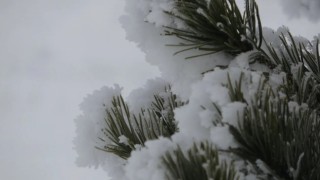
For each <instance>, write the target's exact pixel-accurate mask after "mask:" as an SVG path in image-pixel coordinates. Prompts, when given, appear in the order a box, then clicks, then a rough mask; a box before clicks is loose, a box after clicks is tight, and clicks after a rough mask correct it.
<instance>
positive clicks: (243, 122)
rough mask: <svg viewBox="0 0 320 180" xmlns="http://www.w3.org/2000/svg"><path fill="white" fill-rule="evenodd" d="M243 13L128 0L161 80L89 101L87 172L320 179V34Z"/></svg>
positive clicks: (225, 1) (131, 24)
mask: <svg viewBox="0 0 320 180" xmlns="http://www.w3.org/2000/svg"><path fill="white" fill-rule="evenodd" d="M243 4H244V8H243V9H244V12H241V11H240V8H239V5H238V4H237V3H236V1H235V0H128V1H127V3H126V13H127V14H126V15H124V16H123V17H122V18H121V22H122V24H123V27H124V29H125V30H126V33H127V39H128V40H131V41H133V42H135V43H137V45H138V47H139V48H140V49H141V50H142V51H143V52H144V53H145V54H146V61H148V62H149V63H150V64H153V65H156V66H157V67H158V68H159V70H160V71H161V72H162V77H161V78H156V79H152V80H149V81H148V82H147V83H146V85H145V86H144V87H142V88H139V89H137V90H135V91H133V92H132V93H131V94H130V95H129V97H127V98H123V97H122V96H121V88H120V87H119V86H118V85H115V86H114V87H113V88H111V87H105V88H102V89H101V90H99V91H96V92H94V93H93V94H92V95H89V96H88V97H87V98H85V100H84V102H83V103H82V105H81V109H82V112H83V113H82V114H81V115H80V116H79V117H78V118H77V119H76V123H77V137H76V138H75V140H74V144H75V149H76V150H77V152H78V154H79V157H78V159H77V163H78V165H80V166H95V167H98V166H101V167H103V168H104V169H106V170H107V171H108V174H109V176H111V177H112V178H113V179H115V180H121V179H122V180H165V179H167V180H176V179H181V180H194V179H197V180H212V179H214V180H234V179H239V180H240V179H241V180H242V179H247V180H254V179H266V180H267V179H268V180H269V179H289V180H291V179H292V180H318V179H320V133H319V128H320V118H319V112H320V89H319V88H320V86H319V84H320V57H319V40H318V39H319V36H318V37H315V38H314V39H313V40H311V41H309V40H307V39H305V38H302V37H295V36H294V35H292V34H291V33H290V32H289V30H288V29H287V28H285V27H280V28H279V29H278V30H276V31H274V30H271V29H269V28H264V27H262V23H261V20H260V16H259V9H258V5H257V4H256V2H255V1H254V0H244V3H243ZM241 5H242V4H241Z"/></svg>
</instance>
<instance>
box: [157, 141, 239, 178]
mask: <svg viewBox="0 0 320 180" xmlns="http://www.w3.org/2000/svg"><path fill="white" fill-rule="evenodd" d="M163 162H164V165H165V167H166V168H167V172H168V173H167V179H168V180H177V179H179V180H195V179H197V180H210V179H215V180H237V179H239V177H238V175H237V173H236V171H235V168H234V165H233V164H232V163H230V164H228V163H226V162H225V161H220V160H219V154H218V151H217V150H216V149H215V148H214V147H213V146H212V145H211V144H210V143H208V142H201V143H199V144H194V145H193V147H192V148H191V149H189V150H188V151H187V153H186V154H185V153H184V152H183V150H182V149H181V148H180V147H179V146H178V148H177V149H176V150H174V151H173V152H167V153H166V155H165V156H163Z"/></svg>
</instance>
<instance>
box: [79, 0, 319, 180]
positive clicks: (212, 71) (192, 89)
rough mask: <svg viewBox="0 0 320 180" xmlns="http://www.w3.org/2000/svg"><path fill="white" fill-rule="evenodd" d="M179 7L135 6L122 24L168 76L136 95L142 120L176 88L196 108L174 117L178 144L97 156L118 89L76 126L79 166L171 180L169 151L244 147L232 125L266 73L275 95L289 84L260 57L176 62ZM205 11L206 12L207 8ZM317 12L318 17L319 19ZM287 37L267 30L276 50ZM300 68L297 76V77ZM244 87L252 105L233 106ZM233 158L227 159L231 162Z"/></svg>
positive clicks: (163, 0) (154, 1) (132, 1)
mask: <svg viewBox="0 0 320 180" xmlns="http://www.w3.org/2000/svg"><path fill="white" fill-rule="evenodd" d="M283 2H284V3H288V2H289V1H283ZM291 2H292V3H293V5H292V6H291V7H294V8H298V6H301V3H299V2H300V1H290V3H291ZM303 2H306V3H307V5H308V6H310V5H313V6H315V7H317V6H319V3H318V1H315V0H313V1H312V0H309V1H308V0H304V1H303ZM172 3H173V1H171V0H127V4H126V8H125V10H126V13H127V14H125V15H124V16H122V18H121V20H120V21H121V23H122V26H123V28H124V29H125V31H126V34H127V39H128V40H129V41H133V42H134V43H136V44H137V46H138V47H139V48H140V49H141V50H142V51H143V52H144V53H145V55H146V57H145V58H146V61H147V62H149V63H150V64H152V65H156V66H157V67H158V68H159V70H160V71H161V78H157V79H152V80H149V81H148V82H147V83H146V84H145V86H144V87H141V88H138V89H137V90H134V91H132V92H131V94H130V95H129V96H128V98H127V102H128V104H129V107H130V109H131V111H132V112H133V113H137V112H140V110H141V108H144V109H145V108H148V107H150V106H151V102H152V99H153V95H155V94H158V95H159V94H162V93H165V87H166V86H167V85H168V84H170V86H171V90H172V91H173V92H174V93H175V94H177V95H178V96H179V98H180V99H181V100H182V101H184V102H188V103H186V104H185V105H184V106H182V107H179V108H177V109H175V111H174V113H175V119H176V121H177V122H178V127H179V132H178V133H176V134H174V135H173V136H172V137H171V139H168V138H163V137H161V138H159V139H157V140H152V141H147V142H146V144H145V147H139V148H137V150H135V151H133V152H132V154H131V156H130V158H129V159H128V160H127V161H124V160H122V159H120V158H117V157H115V156H113V155H112V154H110V153H106V152H103V151H99V150H97V149H96V148H95V147H96V146H98V147H99V146H101V145H102V146H103V144H101V143H102V142H100V141H99V140H98V138H97V137H99V136H100V135H101V134H100V133H101V125H102V123H104V118H105V109H106V108H107V107H108V106H110V102H111V98H112V96H114V95H119V94H120V93H121V88H120V87H119V86H117V85H115V86H114V87H113V88H107V87H104V88H102V89H100V90H98V91H96V92H94V93H93V94H91V95H89V96H88V97H86V98H85V99H84V101H83V104H81V106H80V107H81V110H82V112H83V114H82V115H80V116H79V117H78V118H77V119H76V124H77V128H78V129H77V134H78V136H77V137H76V139H75V149H76V150H77V152H78V154H79V158H78V160H77V164H78V165H80V166H94V167H98V166H102V167H103V168H104V169H106V170H107V171H108V173H109V175H110V176H111V177H112V178H113V179H114V180H121V179H124V180H163V179H165V170H164V167H163V165H162V163H161V157H162V156H163V155H164V154H165V153H166V152H168V151H172V150H174V149H175V148H176V147H177V145H179V146H180V147H181V149H183V150H188V148H190V147H191V146H192V144H193V142H194V141H203V140H206V141H209V142H211V143H213V144H214V145H215V146H216V147H217V148H219V149H222V150H227V149H228V148H230V147H233V148H234V147H238V146H239V145H238V144H237V143H236V141H235V140H234V138H233V136H232V135H231V133H230V131H229V126H231V125H232V126H234V127H237V126H238V120H239V119H242V117H243V112H244V109H245V108H246V107H247V106H250V105H251V103H252V102H251V100H252V97H253V96H254V95H255V94H257V93H258V91H259V82H261V81H262V80H265V76H264V75H263V73H269V80H268V83H269V85H270V87H271V88H272V89H274V90H275V89H277V88H278V87H279V86H280V85H281V84H283V79H284V77H285V74H284V73H281V72H280V71H279V72H276V71H273V72H271V71H270V70H269V69H268V67H266V66H265V65H261V64H259V63H253V64H250V61H249V60H250V56H251V55H252V54H253V53H254V51H250V52H247V53H242V54H240V55H238V56H237V57H231V56H228V55H225V54H224V53H216V54H213V55H208V56H201V57H199V58H197V59H194V60H193V59H192V60H186V59H185V58H186V57H188V56H191V55H194V54H199V51H198V50H196V49H194V50H190V51H186V52H184V53H181V54H176V55H174V53H175V52H177V51H178V50H180V49H179V48H177V47H172V46H166V45H168V44H179V42H180V40H179V39H177V38H175V37H173V36H165V35H163V32H164V26H175V27H179V28H181V27H182V28H183V27H184V25H183V23H181V22H180V21H179V20H178V19H174V18H172V17H170V16H168V15H167V14H166V13H164V11H174V9H173V4H172ZM310 8H311V7H310ZM312 8H314V7H312ZM197 11H198V13H202V10H201V9H198V10H197ZM312 11H313V10H311V12H310V16H315V15H314V14H312ZM313 13H315V12H313ZM287 32H288V29H287V28H286V27H280V28H279V29H278V30H276V31H274V30H272V29H269V28H264V29H263V33H264V37H265V39H266V41H267V42H270V43H271V44H272V45H273V46H274V47H276V51H278V50H281V49H282V50H283V48H284V47H283V45H282V43H281V41H280V40H279V38H278V37H279V35H281V34H287ZM295 39H296V40H297V41H298V42H302V43H306V42H307V41H306V39H304V38H301V37H295ZM262 48H266V44H263V47H262ZM218 65H219V67H218ZM221 66H222V67H224V68H221ZM298 66H299V65H297V67H292V69H293V70H294V71H296V70H297V68H298ZM240 81H241V86H240V89H241V91H242V92H243V97H244V100H245V102H246V103H244V102H239V101H238V102H233V101H232V100H231V99H230V94H229V89H228V86H230V85H231V86H232V87H236V86H237V85H238V84H239V83H240ZM228 82H230V84H228ZM290 107H292V109H296V108H299V107H300V106H299V105H297V104H295V103H294V102H290ZM217 124H218V125H217ZM119 138H120V141H122V142H123V143H125V142H126V140H127V139H126V137H124V136H121V137H119ZM228 158H229V157H224V159H227V160H228ZM236 164H238V166H237V168H238V169H241V168H243V167H244V166H246V165H244V163H243V162H237V163H236ZM240 164H241V165H240ZM245 168H247V167H245ZM239 173H240V172H239ZM240 174H241V173H240ZM241 179H255V178H254V176H252V175H251V174H248V175H247V176H245V175H244V174H242V175H241Z"/></svg>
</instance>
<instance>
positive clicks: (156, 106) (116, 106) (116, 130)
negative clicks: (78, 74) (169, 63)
mask: <svg viewBox="0 0 320 180" xmlns="http://www.w3.org/2000/svg"><path fill="white" fill-rule="evenodd" d="M176 100H177V97H176V95H174V94H173V93H171V92H169V97H168V99H164V98H162V97H160V96H159V95H155V96H154V101H153V103H152V107H151V108H150V109H146V110H144V109H142V110H141V113H139V114H138V115H135V114H132V113H131V112H130V110H129V107H128V105H127V104H126V103H125V102H124V100H123V98H122V97H121V96H117V97H114V98H113V100H112V107H111V108H109V109H107V110H106V112H107V116H106V119H105V122H106V127H105V128H103V129H102V132H103V133H104V135H105V137H106V138H108V139H109V140H111V141H112V142H113V144H106V145H105V147H97V148H98V149H100V150H103V151H106V152H111V153H114V154H116V155H117V156H119V157H121V158H123V159H127V158H128V157H130V153H131V151H132V150H134V149H136V145H141V146H144V143H145V142H146V141H147V140H150V139H157V138H159V137H160V136H164V137H170V136H171V135H172V134H174V133H175V132H177V131H178V129H177V126H176V122H175V120H174V112H173V110H174V109H175V108H176V107H178V106H180V105H182V104H183V103H181V102H177V101H176ZM166 103H167V104H166ZM167 106H168V107H167ZM163 111H166V113H163ZM121 136H122V137H124V138H126V140H127V142H122V141H120V138H119V137H121ZM100 139H101V140H102V141H104V142H107V141H106V140H104V139H103V138H100Z"/></svg>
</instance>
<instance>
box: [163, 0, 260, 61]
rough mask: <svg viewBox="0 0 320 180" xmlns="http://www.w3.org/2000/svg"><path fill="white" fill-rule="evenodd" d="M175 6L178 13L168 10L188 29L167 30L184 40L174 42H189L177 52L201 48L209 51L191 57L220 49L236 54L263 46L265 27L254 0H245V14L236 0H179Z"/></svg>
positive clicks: (171, 28)
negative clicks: (262, 25)
mask: <svg viewBox="0 0 320 180" xmlns="http://www.w3.org/2000/svg"><path fill="white" fill-rule="evenodd" d="M175 9H176V10H177V12H178V13H174V12H166V13H167V14H169V15H170V16H173V17H175V18H178V19H180V20H182V21H183V22H184V23H185V25H186V29H178V28H174V27H166V31H165V34H166V35H171V36H176V37H178V38H180V39H181V40H183V41H184V42H182V43H180V44H178V45H175V46H181V47H186V46H187V48H183V49H182V50H181V51H178V52H176V54H178V53H182V52H184V51H188V50H191V49H198V50H200V51H209V52H207V53H201V54H199V55H194V56H192V57H188V58H194V57H198V56H203V55H208V54H213V53H217V52H220V51H223V52H226V53H229V54H231V55H237V54H240V53H241V52H246V51H250V50H252V49H254V48H256V49H260V47H261V43H262V27H261V22H260V16H259V11H258V6H257V4H256V3H255V1H254V0H246V8H245V12H244V14H243V15H242V14H241V12H240V10H239V8H238V5H237V4H236V2H235V0H211V1H207V0H176V1H175ZM257 31H258V32H257Z"/></svg>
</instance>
